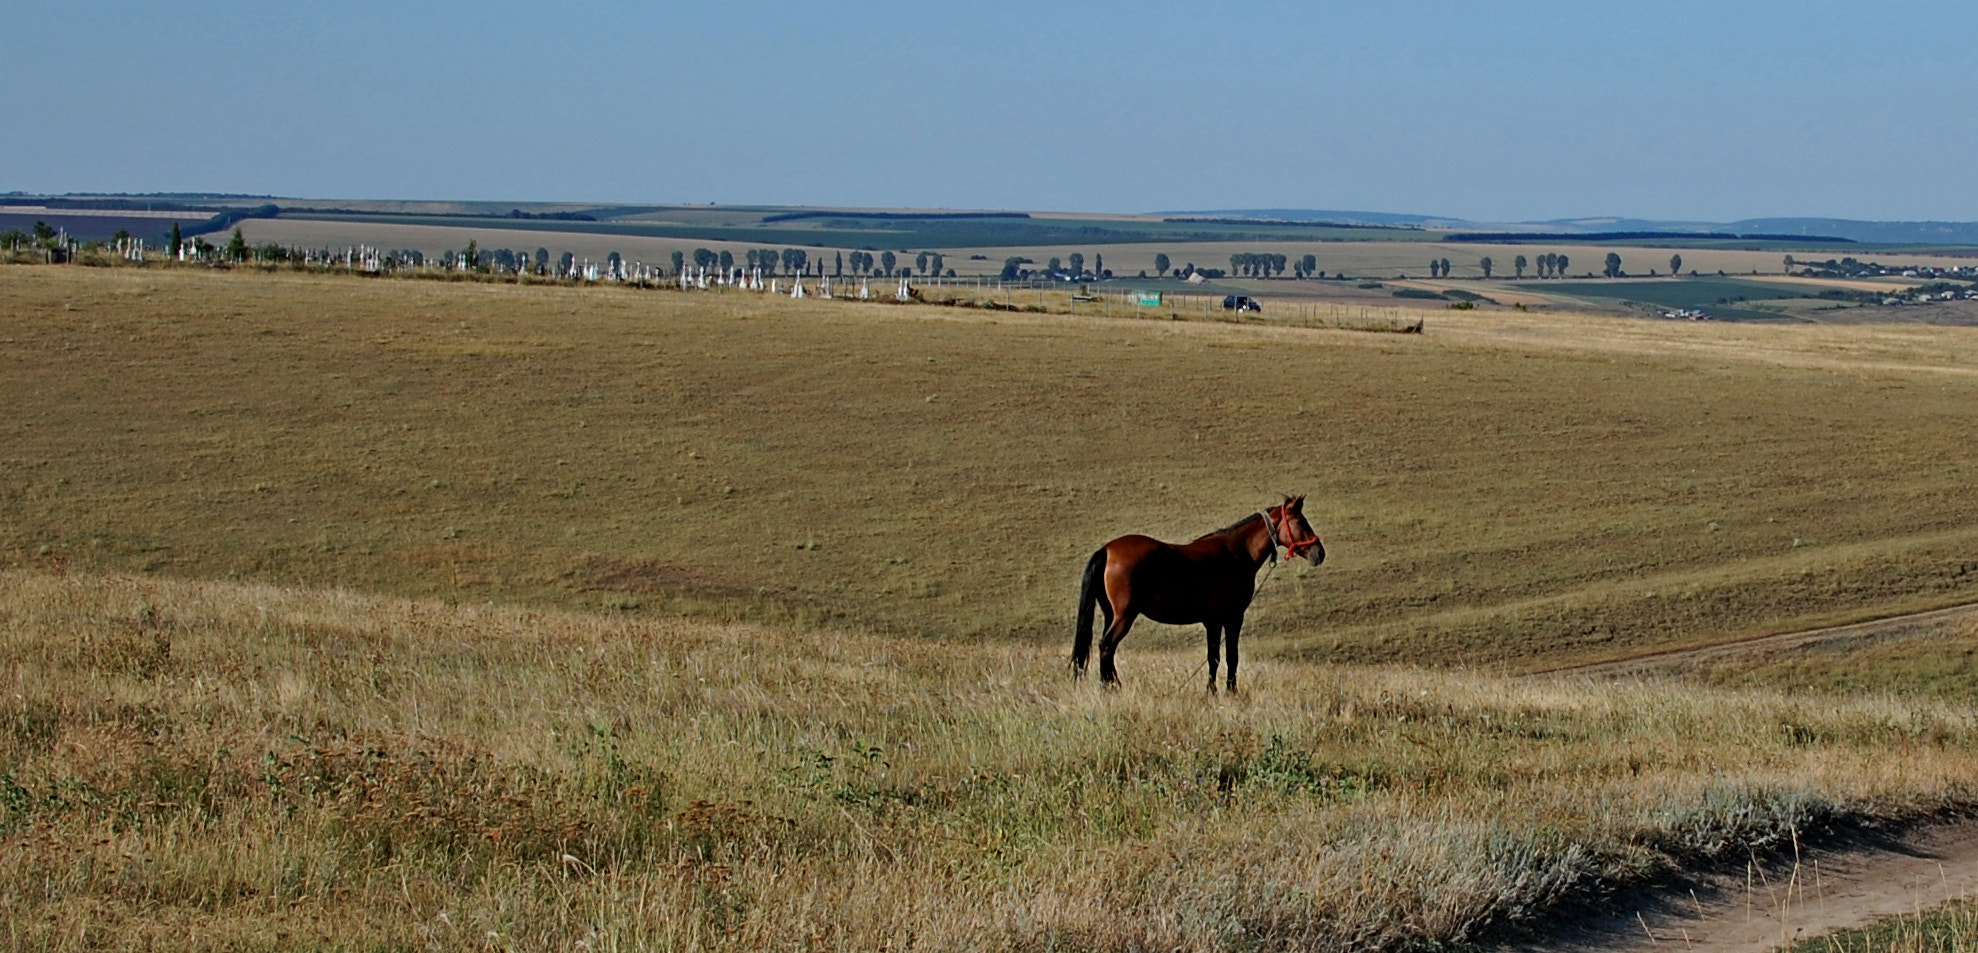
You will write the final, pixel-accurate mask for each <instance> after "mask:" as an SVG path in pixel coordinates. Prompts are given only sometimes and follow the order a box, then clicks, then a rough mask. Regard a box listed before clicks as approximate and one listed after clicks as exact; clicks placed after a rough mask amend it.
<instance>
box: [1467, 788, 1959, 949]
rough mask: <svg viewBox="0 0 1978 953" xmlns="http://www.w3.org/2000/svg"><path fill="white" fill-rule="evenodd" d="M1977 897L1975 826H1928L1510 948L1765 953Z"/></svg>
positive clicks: (1759, 870)
mask: <svg viewBox="0 0 1978 953" xmlns="http://www.w3.org/2000/svg"><path fill="white" fill-rule="evenodd" d="M1973 896H1978V821H1974V820H1960V821H1955V822H1948V823H1941V824H1933V825H1929V826H1927V827H1923V828H1920V829H1917V830H1914V831H1911V832H1909V833H1908V834H1906V835H1905V836H1902V837H1899V838H1894V839H1891V840H1888V841H1885V842H1880V843H1870V844H1853V845H1848V846H1844V847H1841V848H1838V849H1834V850H1814V849H1810V848H1809V849H1802V850H1801V851H1800V854H1799V857H1798V858H1797V859H1795V858H1792V857H1787V858H1784V859H1782V860H1780V861H1778V862H1775V863H1771V864H1766V865H1762V866H1757V865H1755V866H1752V867H1750V868H1748V869H1747V870H1746V871H1740V872H1737V873H1730V874H1725V875H1721V876H1716V877H1711V878H1708V879H1707V880H1705V881H1704V883H1703V885H1702V886H1700V887H1699V888H1697V889H1696V890H1694V891H1683V892H1681V893H1680V894H1673V895H1672V894H1663V895H1658V896H1653V897H1642V898H1633V899H1629V900H1624V901H1621V902H1617V903H1614V904H1612V905H1611V906H1610V908H1609V910H1608V911H1607V912H1606V913H1605V914H1603V915H1600V916H1597V917H1595V918H1593V919H1591V920H1589V921H1585V922H1582V923H1579V924H1576V925H1574V926H1573V927H1571V928H1569V929H1568V930H1567V931H1565V932H1563V933H1561V934H1560V935H1559V936H1557V937H1555V938H1554V939H1551V940H1548V941H1545V942H1541V943H1533V944H1528V945H1520V946H1517V947H1507V948H1506V949H1507V950H1508V949H1519V950H1525V951H1530V953H1553V951H1561V953H1563V951H1566V950H1602V951H1608V953H1637V951H1651V950H1658V951H1673V950H1683V951H1698V953H1765V951H1770V950H1775V949H1777V948H1779V947H1781V946H1783V945H1785V944H1786V943H1789V942H1793V941H1796V940H1804V939H1808V938H1811V937H1818V936H1822V935H1825V934H1828V933H1832V932H1833V931H1835V930H1842V929H1847V928H1849V927H1858V926H1864V925H1867V924H1869V923H1873V922H1875V921H1877V920H1881V919H1884V918H1887V917H1891V916H1896V915H1898V914H1905V913H1914V912H1917V911H1919V910H1930V909H1933V908H1936V907H1938V906H1941V905H1943V904H1944V903H1945V902H1947V901H1950V900H1955V899H1958V898H1963V897H1973Z"/></svg>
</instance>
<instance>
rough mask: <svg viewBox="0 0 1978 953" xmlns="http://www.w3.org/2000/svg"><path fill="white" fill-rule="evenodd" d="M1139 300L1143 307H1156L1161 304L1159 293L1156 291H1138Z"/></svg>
mask: <svg viewBox="0 0 1978 953" xmlns="http://www.w3.org/2000/svg"><path fill="white" fill-rule="evenodd" d="M1139 302H1140V306H1141V307H1143V308H1158V307H1160V306H1161V293H1160V292H1158V291H1142V292H1140V298H1139Z"/></svg>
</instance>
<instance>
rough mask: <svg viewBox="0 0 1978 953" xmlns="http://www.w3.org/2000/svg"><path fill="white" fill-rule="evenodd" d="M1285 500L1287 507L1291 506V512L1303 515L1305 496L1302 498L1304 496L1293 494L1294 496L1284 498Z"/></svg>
mask: <svg viewBox="0 0 1978 953" xmlns="http://www.w3.org/2000/svg"><path fill="white" fill-rule="evenodd" d="M1285 502H1286V504H1287V505H1288V506H1289V507H1290V508H1291V512H1293V513H1296V514H1298V515H1300V516H1303V515H1305V498H1304V497H1302V496H1294V497H1292V498H1291V499H1289V500H1286V501H1285Z"/></svg>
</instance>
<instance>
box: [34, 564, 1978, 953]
mask: <svg viewBox="0 0 1978 953" xmlns="http://www.w3.org/2000/svg"><path fill="white" fill-rule="evenodd" d="M1135 664H1136V665H1137V666H1138V668H1139V670H1140V672H1141V674H1142V677H1141V678H1140V679H1138V680H1137V681H1134V682H1130V683H1129V684H1128V686H1127V687H1126V689H1125V690H1124V691H1123V692H1121V693H1118V694H1111V693H1102V692H1100V691H1099V690H1098V689H1097V688H1096V687H1095V686H1093V685H1092V684H1090V683H1073V682H1071V681H1070V680H1069V679H1067V678H1066V677H1065V674H1064V668H1063V663H1062V659H1061V657H1060V654H1059V653H1058V652H1057V651H1056V649H1055V648H1050V649H1045V648H1035V647H1027V646H1021V645H1014V644H1009V643H1004V644H976V645H968V644H960V643H954V642H944V643H935V642H926V641H917V640H899V639H885V638H876V637H869V636H859V635H854V634H847V633H842V632H830V631H820V630H801V631H799V630H788V629H783V628H778V627H762V626H747V625H708V624H695V623H688V622H683V621H680V620H642V619H628V618H622V617H613V616H610V615H605V614H598V613H564V612H558V611H541V610H532V609H510V608H493V607H465V606H459V607H454V606H445V605H441V604H439V603H435V602H430V601H405V600H397V599H383V598H375V597H367V596H361V595H356V594H352V593H350V592H346V591H331V590H318V589H303V588H292V587H273V586H262V585H242V584H231V583H218V582H202V583H177V582H167V581H162V580H158V579H155V578H150V577H125V576H85V575H77V574H74V573H68V574H61V575H58V574H54V573H48V572H33V573H27V572H0V688H4V695H0V856H5V857H6V858H7V859H8V862H7V863H6V864H5V865H0V935H4V936H5V937H6V938H7V942H8V945H9V946H11V947H14V948H22V949H50V950H70V949H76V950H80V949H94V948H100V947H101V946H104V945H121V946H124V947H139V948H145V949H155V950H181V949H183V950H191V949H216V948H220V949H268V948H283V949H295V948H335V949H398V948H407V947H422V948H440V949H465V948H477V949H485V948H494V949H542V948H558V949H683V950H684V949H701V950H760V949H857V950H872V949H898V948H905V947H907V946H912V947H914V948H916V949H933V950H981V949H1009V950H1039V949H1065V948H1071V949H1085V950H1120V951H1125V950H1135V949H1156V948H1158V949H1180V950H1191V951H1192V950H1219V949H1231V948H1237V949H1289V948H1296V949H1349V948H1350V949H1375V950H1379V949H1398V948H1404V947H1414V948H1421V947H1423V946H1426V945H1429V944H1437V943H1448V942H1452V941H1459V940H1462V939H1464V938H1466V937H1474V936H1477V935H1479V934H1480V933H1481V932H1482V931H1484V930H1487V929H1489V928H1490V927H1492V926H1494V925H1501V924H1507V923H1515V922H1521V921H1529V920H1530V919H1532V918H1535V917H1542V916H1544V915H1546V914H1548V913H1554V912H1557V911H1558V910H1559V909H1560V905H1561V904H1571V903H1575V902H1585V901H1589V900H1592V899H1595V898H1597V897H1598V896H1600V895H1602V894H1603V893H1605V892H1606V891H1608V890H1611V889H1613V888H1614V887H1616V886H1621V885H1628V884H1642V883H1645V882H1649V881H1652V880H1654V879H1655V878H1658V877H1661V876H1663V875H1665V874H1667V873H1668V872H1669V871H1670V870H1671V868H1672V867H1675V866H1688V865H1695V864H1704V863H1710V862H1713V861H1719V862H1730V863H1735V864H1742V863H1743V862H1744V861H1745V860H1746V859H1747V858H1749V857H1750V856H1751V853H1752V852H1764V851H1767V850H1771V849H1775V848H1782V847H1783V846H1784V845H1786V844H1789V843H1790V842H1791V839H1792V838H1793V837H1795V836H1798V837H1801V838H1819V837H1822V836H1825V833H1826V832H1829V831H1832V830H1835V829H1843V830H1844V829H1847V828H1850V827H1853V826H1854V825H1858V824H1861V823H1866V822H1876V821H1894V820H1898V819H1901V818H1905V817H1913V816H1918V815H1922V814H1928V813H1932V812H1935V811H1939V810H1941V809H1944V808H1946V807H1954V806H1960V805H1963V806H1968V805H1970V804H1972V803H1973V797H1974V794H1978V757H1974V754H1978V714H1974V712H1973V711H1972V710H1971V709H1970V708H1968V707H1963V706H1956V705H1947V704H1942V703H1929V702H1912V701H1900V702H1898V701H1889V700H1882V699H1855V700H1850V699H1842V698H1834V697H1829V696H1819V695H1802V696H1793V697H1789V696H1784V695H1779V694H1774V693H1769V692H1732V691H1719V690H1708V689H1692V688H1681V687H1672V686H1655V685H1643V684H1633V685H1599V684H1589V683H1584V682H1571V681H1568V682H1559V681H1543V680H1528V681H1513V680H1505V679H1497V678H1489V677H1484V676H1477V675H1470V674H1432V673H1425V672H1420V671H1402V670H1387V669H1362V668H1352V667H1337V666H1326V665H1307V664H1299V663H1275V664H1273V663H1269V662H1265V663H1262V664H1258V665H1254V666H1250V667H1248V668H1246V676H1247V678H1248V682H1247V684H1246V693H1245V694H1244V695H1243V696H1240V697H1239V698H1236V699H1231V698H1228V697H1227V696H1225V697H1223V698H1221V699H1208V698H1205V697H1204V696H1202V695H1201V694H1200V693H1199V691H1198V689H1197V687H1196V685H1195V682H1194V679H1193V678H1192V677H1190V676H1189V668H1190V666H1191V665H1192V664H1194V653H1193V652H1192V651H1182V652H1158V653H1143V654H1142V655H1141V656H1140V657H1139V658H1138V660H1137V661H1136V663H1135Z"/></svg>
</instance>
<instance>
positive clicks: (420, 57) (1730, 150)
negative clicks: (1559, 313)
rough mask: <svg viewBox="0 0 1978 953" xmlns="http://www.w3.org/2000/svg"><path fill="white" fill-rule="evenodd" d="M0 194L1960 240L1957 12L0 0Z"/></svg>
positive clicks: (1962, 166)
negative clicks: (1832, 220)
mask: <svg viewBox="0 0 1978 953" xmlns="http://www.w3.org/2000/svg"><path fill="white" fill-rule="evenodd" d="M0 23H4V27H0V67H4V74H0V75H4V77H5V78H4V80H0V191H7V190H15V189H18V190H26V191H48V192H65V191H97V192H108V191H223V192H243V193H268V194H277V195H290V196H304V197H314V198H440V199H492V200H501V201H531V200H580V201H600V202H630V203H649V202H723V203H774V204H801V205H883V206H939V207H989V208H1013V209H1083V210H1095V211H1123V212H1124V211H1150V210H1159V209H1204V208H1250V207H1280V208H1291V207H1304V208H1334V209H1367V210H1379V211H1394V212H1418V213H1429V214H1438V215H1454V216H1462V217H1466V218H1471V219H1478V220H1534V219H1546V218H1557V217H1568V216H1592V215H1625V216H1639V217H1647V218H1662V219H1696V220H1713V221H1729V220H1734V219H1739V218H1747V217H1758V216H1775V215H1818V216H1835V217H1847V218H1866V219H1942V220H1978V161H1974V160H1978V55H1975V54H1974V50H1978V42H1975V41H1974V30H1973V29H1972V27H1973V25H1974V24H1978V10H1974V8H1973V7H1972V6H1971V5H1970V4H1969V3H1966V2H1949V0H1946V2H1935V0H1916V2H1910V3H1904V4H1869V3H1862V4H1841V3H1826V2H1820V0H1808V2H1797V3H1786V2H1738V0H1717V2H1690V0H1663V2H1656V3H1620V2H1499V3H1479V2H1448V0H1444V2H1432V0H1416V2H1407V0H1403V2H1381V3H1364V2H1355V3H1333V2H1319V3H1282V2H1275V0H1257V2H1250V3H1244V4H1232V5H1228V6H1223V5H1214V6H1209V5H1202V6H1183V5H1176V6H1161V5H1149V4H1139V3H1081V2H1076V0H1070V2H1056V3H1033V2H1027V0H1018V2H1004V3H994V4H982V3H971V4H943V3H932V2H922V3H897V2H870V3H861V2H844V3H832V4H820V5H809V4H804V5H785V4H759V3H732V2H731V3H699V4H672V3H663V4H658V5H648V4H631V3H549V2H540V0H538V2H532V3H512V2H506V0H497V2H485V3H475V4H455V3H445V2H437V3H403V2H392V3H373V2H368V0H353V2H337V3H314V4H309V3H304V4H292V3H281V4H255V5H246V4H199V3H155V2H142V3H136V2H130V3H126V2H115V0H112V2H104V3H97V4H90V5H83V6H78V5H74V4H63V3H30V2H26V0H4V7H3V8H0Z"/></svg>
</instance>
